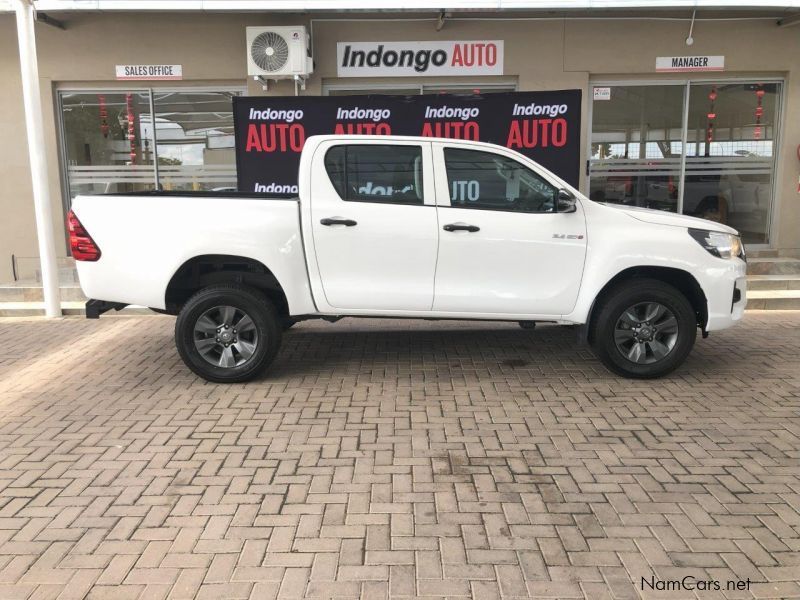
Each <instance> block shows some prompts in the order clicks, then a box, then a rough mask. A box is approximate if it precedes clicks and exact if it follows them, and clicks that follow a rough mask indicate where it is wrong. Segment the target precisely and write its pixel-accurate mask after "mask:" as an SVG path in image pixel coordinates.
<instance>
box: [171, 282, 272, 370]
mask: <svg viewBox="0 0 800 600" xmlns="http://www.w3.org/2000/svg"><path fill="white" fill-rule="evenodd" d="M281 329H282V328H281V321H280V319H279V317H278V315H277V314H276V311H275V308H274V307H273V305H272V303H271V302H270V301H269V299H268V298H267V297H266V296H264V295H263V294H262V293H261V292H259V291H258V290H255V289H253V288H249V287H245V286H241V285H235V284H220V285H214V286H210V287H207V288H204V289H202V290H200V291H199V292H197V293H196V294H195V295H194V296H192V297H191V298H190V299H189V300H188V301H187V302H186V304H185V305H184V306H183V308H182V309H181V312H180V314H179V315H178V320H177V322H176V324H175V344H176V346H177V347H178V352H179V353H180V355H181V358H182V359H183V362H185V363H186V366H188V367H189V368H190V369H191V370H192V371H194V372H195V373H196V374H197V375H199V376H200V377H202V378H204V379H207V380H208V381H214V382H218V383H237V382H242V381H247V380H249V379H252V378H253V377H255V376H256V375H258V374H259V373H260V372H261V371H263V370H264V368H266V367H267V366H268V365H269V364H270V363H271V362H272V361H273V360H274V358H275V355H276V354H277V352H278V348H279V347H280V344H281Z"/></svg>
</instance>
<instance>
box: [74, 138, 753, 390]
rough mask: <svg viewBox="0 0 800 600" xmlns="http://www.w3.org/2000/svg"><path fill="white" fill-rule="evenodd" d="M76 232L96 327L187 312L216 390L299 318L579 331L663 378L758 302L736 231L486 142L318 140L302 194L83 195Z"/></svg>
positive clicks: (186, 352) (185, 335)
mask: <svg viewBox="0 0 800 600" xmlns="http://www.w3.org/2000/svg"><path fill="white" fill-rule="evenodd" d="M69 229H70V242H71V247H72V254H73V256H74V258H75V260H76V261H77V265H78V274H79V277H80V282H81V287H82V288H83V291H84V293H85V294H86V296H87V297H88V298H92V300H89V302H88V303H87V307H86V308H87V316H89V317H95V318H96V317H98V316H99V315H100V314H101V313H102V312H105V311H107V310H109V309H111V308H117V309H118V308H121V307H123V306H125V305H128V304H135V305H142V306H148V307H151V308H153V309H154V310H157V311H159V312H166V313H168V314H172V315H177V316H178V319H177V323H176V327H175V342H176V344H177V347H178V352H179V353H180V355H181V357H182V358H183V360H184V361H185V363H186V365H187V366H188V367H189V368H190V369H191V370H192V371H194V372H195V373H197V374H198V375H200V376H201V377H204V378H206V379H208V380H210V381H217V382H240V381H245V380H248V379H251V378H253V377H254V376H256V375H257V374H259V373H260V372H261V371H262V370H263V369H264V368H265V367H266V366H267V365H269V364H270V363H271V362H272V361H273V359H274V358H275V356H276V354H277V352H278V349H279V347H280V344H281V336H282V332H283V331H284V330H285V329H286V328H288V327H291V325H292V324H293V323H295V322H296V321H299V320H303V319H310V318H322V319H328V320H335V319H338V318H341V317H345V316H359V317H405V318H408V317H413V318H426V319H431V318H433V319H479V320H498V321H518V322H520V324H522V325H523V326H527V325H530V324H535V322H537V321H546V322H555V323H559V324H564V325H581V326H582V327H581V330H580V331H581V332H582V333H583V334H584V335H583V339H585V340H586V341H588V342H589V343H590V344H591V346H592V348H593V349H594V351H595V353H596V354H597V356H598V357H599V358H600V359H601V360H602V362H603V363H604V364H605V365H606V366H607V367H608V368H609V369H611V370H612V371H614V372H615V373H618V374H621V375H624V376H627V377H638V378H650V377H658V376H661V375H664V374H666V373H669V372H670V371H672V370H673V369H675V368H676V367H678V366H679V365H680V364H681V363H682V362H683V360H684V359H685V358H686V356H687V355H688V353H689V351H690V350H691V348H692V346H693V344H694V341H695V337H696V333H697V329H698V328H700V329H701V331H702V332H703V335H704V336H705V335H706V334H707V332H709V331H714V330H718V329H723V328H725V327H729V326H731V325H732V324H733V323H735V322H736V321H738V320H739V319H740V318H741V317H742V312H743V310H744V306H745V266H746V265H745V260H744V258H745V256H744V249H743V246H742V244H741V241H740V240H739V237H738V236H737V233H736V231H735V230H733V229H731V228H729V227H726V226H724V225H720V224H719V223H714V222H711V221H705V220H701V219H696V218H692V217H686V216H681V215H675V214H670V213H665V212H660V211H652V210H644V209H631V208H619V207H614V206H610V205H604V204H598V203H596V202H593V201H591V200H589V199H588V198H586V197H585V196H583V195H582V194H581V193H580V192H578V191H577V190H576V189H574V188H572V187H571V186H570V185H568V184H567V183H566V182H564V181H562V180H561V179H559V178H558V177H556V176H555V175H553V174H552V173H550V172H548V171H547V170H545V169H543V168H542V167H540V166H539V165H537V164H536V163H535V162H533V161H531V160H530V159H528V158H526V157H525V156H522V155H520V154H518V153H516V152H513V151H511V150H508V149H506V148H503V147H500V146H494V145H490V144H482V143H476V142H467V141H457V140H449V139H433V138H414V137H392V136H381V137H378V136H318V137H312V138H309V139H308V140H307V141H306V144H305V147H304V149H303V153H302V157H301V161H300V172H299V197H294V198H280V197H268V196H263V195H254V194H240V193H235V192H234V193H230V194H228V195H226V194H224V193H192V192H188V193H180V192H175V193H163V192H153V193H145V194H133V195H125V194H123V195H113V194H112V195H102V196H80V197H78V198H76V199H75V201H74V204H73V208H72V211H71V212H70V215H69Z"/></svg>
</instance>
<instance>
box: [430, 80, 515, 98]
mask: <svg viewBox="0 0 800 600" xmlns="http://www.w3.org/2000/svg"><path fill="white" fill-rule="evenodd" d="M514 91H516V90H515V88H514V86H513V85H497V84H494V85H484V86H481V84H479V83H476V84H474V85H468V84H463V85H461V84H457V85H454V84H449V85H423V86H422V93H423V94H454V95H456V96H473V95H475V94H481V95H483V94H500V93H504V92H514Z"/></svg>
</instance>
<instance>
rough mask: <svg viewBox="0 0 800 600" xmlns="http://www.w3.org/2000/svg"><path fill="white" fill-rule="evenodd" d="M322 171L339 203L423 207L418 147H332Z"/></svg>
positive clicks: (419, 150) (420, 154) (419, 149)
mask: <svg viewBox="0 0 800 600" xmlns="http://www.w3.org/2000/svg"><path fill="white" fill-rule="evenodd" d="M325 170H326V171H327V172H328V177H330V179H331V183H332V184H333V187H334V189H335V190H336V193H337V194H339V197H340V198H341V199H342V200H347V201H349V202H387V203H391V204H423V193H422V148H421V147H420V146H388V145H379V144H363V145H350V144H348V145H341V146H334V147H333V148H331V149H330V150H328V152H327V153H326V154H325Z"/></svg>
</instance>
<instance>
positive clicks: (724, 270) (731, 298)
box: [700, 258, 747, 331]
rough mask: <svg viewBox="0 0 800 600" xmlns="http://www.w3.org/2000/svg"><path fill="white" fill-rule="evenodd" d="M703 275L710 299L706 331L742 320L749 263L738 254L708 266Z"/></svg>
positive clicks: (706, 291)
mask: <svg viewBox="0 0 800 600" xmlns="http://www.w3.org/2000/svg"><path fill="white" fill-rule="evenodd" d="M720 262H723V261H720ZM703 279H704V281H701V282H700V284H701V286H702V287H703V291H704V293H705V295H706V300H707V301H708V321H707V323H706V331H718V330H720V329H726V328H727V327H730V326H732V325H733V324H735V323H736V322H737V321H739V320H740V319H741V318H742V316H743V315H744V307H745V306H746V305H747V263H745V262H744V261H743V260H741V259H738V258H737V259H734V260H731V261H724V263H723V265H721V266H720V265H714V266H713V267H711V268H709V269H706V271H705V273H704V277H703Z"/></svg>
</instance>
